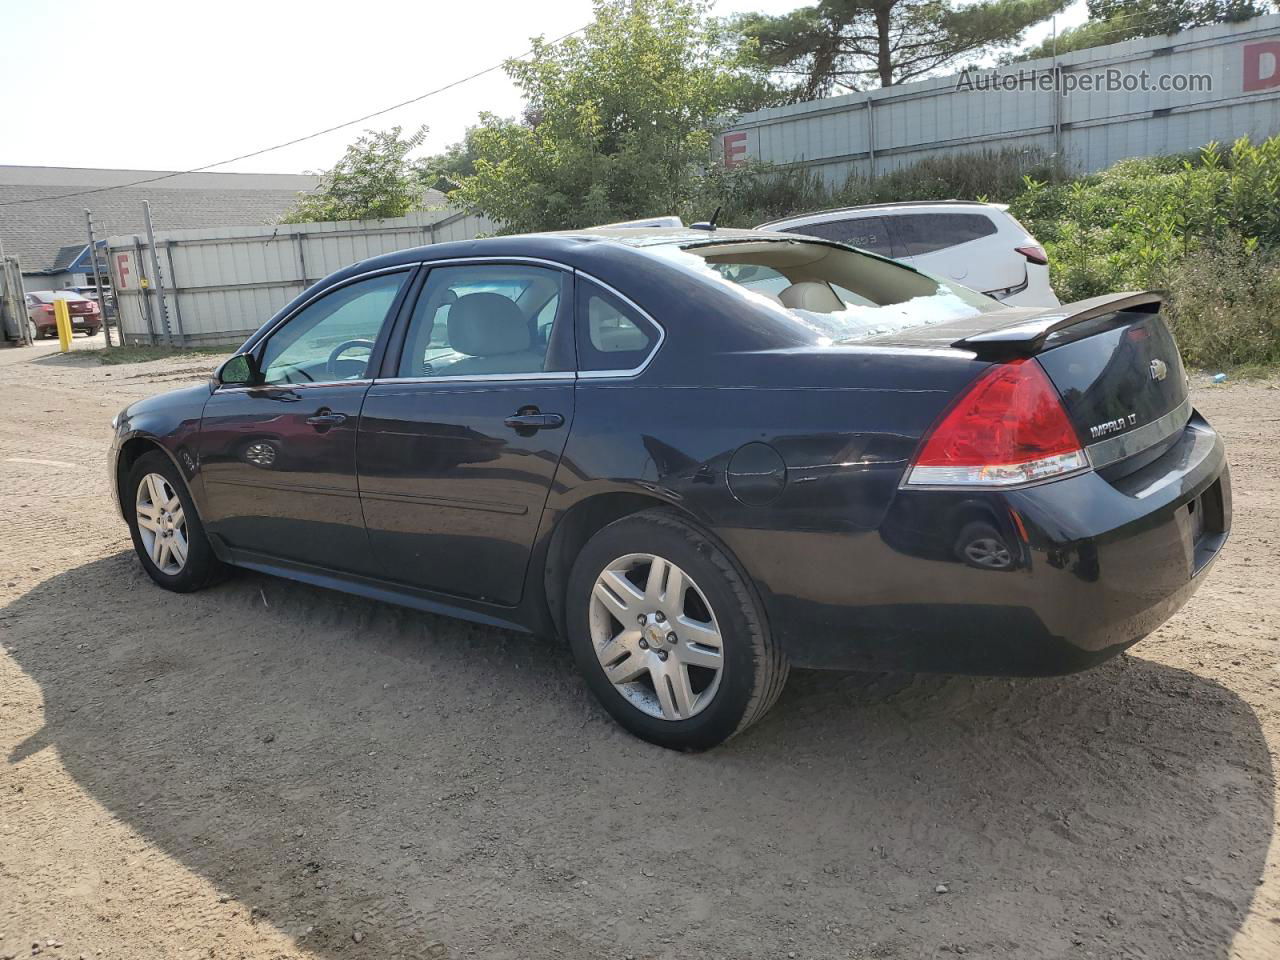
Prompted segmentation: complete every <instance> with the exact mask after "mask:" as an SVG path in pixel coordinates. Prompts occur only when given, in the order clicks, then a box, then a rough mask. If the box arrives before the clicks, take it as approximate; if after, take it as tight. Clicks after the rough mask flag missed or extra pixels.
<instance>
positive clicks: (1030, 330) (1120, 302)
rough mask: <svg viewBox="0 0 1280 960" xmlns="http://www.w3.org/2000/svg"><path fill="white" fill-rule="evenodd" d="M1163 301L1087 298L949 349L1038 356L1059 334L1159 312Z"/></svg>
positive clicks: (1156, 293)
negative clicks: (1130, 314) (1124, 315)
mask: <svg viewBox="0 0 1280 960" xmlns="http://www.w3.org/2000/svg"><path fill="white" fill-rule="evenodd" d="M1164 300H1165V294H1164V292H1163V291H1160V290H1148V291H1146V292H1145V293H1109V294H1106V295H1105V296H1101V297H1090V298H1089V299H1088V300H1077V301H1076V302H1075V303H1069V304H1067V306H1066V308H1065V310H1064V309H1058V310H1046V311H1045V312H1044V313H1041V314H1037V315H1036V316H1033V317H1031V318H1030V319H1029V320H1022V321H1020V322H1018V323H1014V324H1011V325H1010V326H1007V327H1000V328H998V329H996V330H990V331H987V332H985V333H975V334H973V335H972V336H968V337H965V338H964V339H962V340H957V341H956V342H955V343H953V344H951V345H952V346H953V347H958V348H959V349H961V350H972V351H973V352H974V353H976V354H978V356H980V357H984V358H994V357H1003V356H1029V355H1031V354H1034V353H1038V352H1039V351H1040V349H1041V347H1043V346H1044V342H1045V341H1046V340H1047V339H1049V337H1050V336H1051V335H1052V334H1055V333H1057V332H1058V331H1059V330H1063V329H1065V328H1067V327H1072V326H1075V325H1076V324H1077V323H1083V322H1084V321H1086V320H1093V319H1094V318H1095V317H1105V316H1107V315H1108V314H1111V313H1119V312H1121V311H1122V310H1138V309H1141V308H1143V307H1147V308H1148V309H1150V308H1151V307H1152V305H1154V306H1155V309H1156V310H1158V309H1159V308H1160V304H1162V303H1164ZM1152 312H1154V311H1152Z"/></svg>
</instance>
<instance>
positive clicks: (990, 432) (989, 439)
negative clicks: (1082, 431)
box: [906, 357, 1089, 487]
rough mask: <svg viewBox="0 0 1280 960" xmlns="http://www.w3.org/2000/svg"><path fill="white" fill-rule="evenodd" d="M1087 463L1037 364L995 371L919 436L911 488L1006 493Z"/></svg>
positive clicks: (1019, 363) (1016, 363) (998, 367)
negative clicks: (1000, 489)
mask: <svg viewBox="0 0 1280 960" xmlns="http://www.w3.org/2000/svg"><path fill="white" fill-rule="evenodd" d="M1088 466H1089V458H1088V456H1087V455H1086V454H1085V452H1084V448H1083V447H1082V446H1081V445H1080V438H1079V436H1078V435H1077V434H1076V431H1075V428H1074V427H1073V426H1072V425H1071V421H1070V420H1069V419H1068V418H1067V411H1066V410H1065V409H1064V408H1063V406H1062V400H1061V399H1060V398H1059V397H1058V392H1057V391H1056V390H1055V389H1054V387H1053V384H1052V383H1050V382H1049V378H1048V376H1047V375H1046V374H1045V372H1044V371H1043V370H1042V369H1041V368H1040V364H1038V363H1036V362H1035V361H1034V360H1030V359H1028V358H1025V357H1024V358H1020V359H1018V360H1014V361H1012V362H1011V363H1002V364H998V365H996V366H994V367H992V368H991V369H989V370H987V371H986V372H985V373H984V374H983V375H982V376H981V377H979V378H978V379H977V381H976V382H975V383H974V384H973V385H972V386H971V387H969V388H968V390H966V391H965V392H964V393H963V394H962V395H961V396H960V399H959V400H957V401H956V402H955V403H954V404H953V405H952V406H951V409H950V410H948V411H947V412H946V413H945V414H944V415H943V417H942V419H941V420H939V421H938V423H937V424H935V425H934V427H933V429H932V430H930V431H929V433H928V434H927V435H926V436H925V439H924V443H923V445H922V446H921V448H920V452H919V453H918V454H917V455H916V459H915V462H914V463H912V465H911V469H910V470H909V471H908V472H907V480H906V482H907V484H908V485H911V486H959V487H1007V486H1012V485H1014V484H1021V483H1031V482H1033V481H1036V480H1046V479H1048V478H1050V477H1059V476H1063V475H1064V474H1068V473H1075V472H1076V471H1078V470H1084V469H1086V468H1087V467H1088Z"/></svg>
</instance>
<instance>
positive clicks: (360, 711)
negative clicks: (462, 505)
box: [0, 340, 1280, 960]
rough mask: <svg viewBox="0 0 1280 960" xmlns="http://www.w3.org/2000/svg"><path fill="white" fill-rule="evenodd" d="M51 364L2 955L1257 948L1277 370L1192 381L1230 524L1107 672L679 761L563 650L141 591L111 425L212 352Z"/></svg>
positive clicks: (363, 610) (9, 457)
mask: <svg viewBox="0 0 1280 960" xmlns="http://www.w3.org/2000/svg"><path fill="white" fill-rule="evenodd" d="M83 345H84V342H83V341H82V340H77V341H76V346H77V347H81V346H83ZM55 349H56V345H53V344H42V345H40V346H38V347H35V348H28V349H8V350H6V349H0V412H2V415H0V505H2V506H3V510H2V511H0V934H2V935H3V939H0V957H28V956H31V955H34V954H37V953H38V954H39V955H40V956H42V957H50V956H53V957H72V958H74V957H77V956H83V957H86V958H96V957H106V958H110V957H118V958H151V957H156V958H170V957H182V958H195V957H202V958H204V957H209V958H232V957H253V958H259V957H261V958H285V957H289V958H303V957H306V958H331V957H332V958H339V957H340V958H344V960H345V958H360V957H367V958H390V957H402V956H403V957H426V958H434V960H439V958H443V957H484V958H512V960H520V958H566V960H574V958H617V960H622V958H627V957H633V958H636V960H641V958H670V960H684V958H702V957H707V958H730V957H733V958H781V957H785V958H805V960H808V958H872V957H875V958H944V960H945V958H947V957H952V956H956V955H965V956H967V957H974V958H985V957H998V958H1018V960H1022V958H1031V960H1038V958H1059V957H1063V958H1068V957H1069V958H1076V957H1098V958H1113V957H1115V958H1120V957H1124V958H1153V960H1166V958H1177V957H1189V958H1216V957H1223V958H1226V957H1232V958H1236V957H1239V958H1258V960H1263V958H1269V960H1275V958H1277V957H1280V841H1277V839H1276V827H1277V808H1276V772H1275V764H1274V758H1275V757H1276V756H1277V752H1278V751H1280V709H1278V708H1280V664H1278V661H1277V634H1278V632H1280V586H1278V585H1277V574H1276V571H1277V569H1280V384H1277V383H1270V384H1268V383H1256V382H1254V383H1228V384H1226V385H1223V386H1214V385H1210V384H1208V383H1207V382H1204V381H1203V380H1202V381H1200V382H1198V383H1197V385H1196V396H1195V399H1196V401H1197V403H1198V404H1199V405H1200V407H1201V409H1202V410H1203V411H1204V412H1205V413H1206V414H1207V415H1208V416H1209V417H1210V418H1211V419H1212V420H1213V422H1214V423H1215V424H1216V425H1217V427H1218V429H1219V430H1221V432H1222V433H1223V435H1224V436H1225V437H1226V440H1227V443H1228V450H1229V453H1230V457H1231V468H1232V472H1233V479H1234V489H1235V510H1236V515H1235V532H1234V535H1233V537H1232V540H1231V542H1230V543H1229V544H1228V546H1227V548H1226V550H1225V552H1224V554H1223V556H1222V557H1221V559H1220V561H1219V563H1218V565H1217V567H1216V568H1215V569H1214V570H1213V572H1212V574H1211V575H1210V578H1209V581H1208V583H1207V584H1206V585H1205V587H1204V588H1203V589H1202V590H1201V591H1200V593H1199V594H1198V595H1197V596H1196V597H1195V598H1194V599H1193V600H1192V602H1191V603H1190V604H1189V605H1188V606H1187V607H1186V608H1185V609H1184V610H1183V611H1182V612H1181V613H1180V614H1179V615H1178V616H1177V617H1176V618H1175V619H1174V620H1172V621H1171V622H1170V623H1168V624H1167V625H1165V626H1164V627H1163V628H1162V629H1160V630H1159V631H1158V632H1157V633H1156V634H1154V635H1152V636H1151V637H1149V638H1148V639H1147V640H1146V641H1144V642H1143V643H1141V644H1139V645H1138V646H1137V647H1135V648H1134V649H1133V652H1132V654H1131V655H1127V656H1123V657H1120V658H1118V659H1116V660H1113V661H1112V662H1110V663H1108V664H1106V665H1104V666H1102V667H1100V668H1098V669H1095V670H1093V671H1091V672H1088V673H1084V674H1080V675H1076V676H1072V677H1066V678H1061V679H1048V680H1017V681H1008V680H974V679H964V678H947V677H918V678H893V677H875V676H863V675H847V674H833V673H803V672H801V673H798V674H795V675H793V677H792V681H791V684H790V685H789V687H788V689H787V691H786V693H785V694H784V695H783V698H782V700H781V702H780V703H779V704H778V706H777V708H776V709H775V710H774V711H773V712H772V713H771V714H770V715H769V716H768V717H767V718H766V719H765V720H764V721H763V722H762V723H760V724H759V725H758V726H757V727H755V728H753V729H752V730H750V731H749V732H748V733H746V734H744V735H743V736H741V737H739V738H737V739H736V740H734V741H732V742H731V743H730V744H728V745H727V746H725V747H723V748H721V749H718V750H714V751H711V752H709V753H705V754H701V755H679V754H674V753H669V752H667V751H664V750H660V749H658V748H656V747H652V746H649V745H648V744H645V743H642V742H640V741H638V740H634V739H632V738H631V737H629V736H627V735H626V734H624V733H623V732H621V731H620V730H619V729H618V728H617V727H615V726H614V725H613V724H612V723H611V722H610V720H609V719H608V718H607V717H606V715H605V714H604V712H603V711H602V710H601V709H600V708H598V707H597V706H596V705H595V704H594V702H593V701H592V700H591V699H590V697H589V695H588V693H587V691H586V689H585V688H584V686H583V685H582V683H581V682H579V680H578V678H577V676H576V675H575V674H574V672H573V669H572V666H571V663H570V660H569V658H568V656H567V653H566V652H565V651H563V650H561V649H559V648H558V647H557V646H556V645H554V644H551V643H549V642H537V641H534V642H530V641H528V640H527V639H522V638H520V637H517V636H514V635H510V634H506V633H503V632H500V631H496V630H492V629H488V628H482V627H477V626H471V625H467V624H462V623H457V622H453V621H449V620H444V619H440V618H436V617H432V616H428V615H424V614H419V613H414V612H410V611H406V610H402V609H398V608H394V607H390V606H383V605H378V604H375V603H371V602H366V601H363V600H359V599H353V598H350V597H346V596H342V595H340V594H337V593H331V592H326V591H323V590H319V589H314V588H311V587H306V586H302V585H299V584H294V583H289V582H286V581H283V580H277V579H273V578H270V577H265V576H258V575H249V574H241V575H238V576H236V577H234V578H233V579H231V580H230V581H229V582H227V583H224V584H222V585H221V586H218V587H216V588H214V589H212V590H209V591H206V592H204V593H201V594H196V595H192V596H187V597H179V596H174V595H171V594H166V593H164V592H163V591H161V590H159V589H158V588H156V587H154V586H153V585H152V584H151V582H150V581H149V580H148V579H147V578H146V577H145V576H144V575H143V573H142V571H141V569H140V568H139V566H138V564H137V562H136V560H135V558H134V556H133V554H132V552H131V550H130V547H129V541H128V537H127V535H126V531H125V527H124V525H123V524H122V523H121V522H120V520H119V519H118V518H117V517H116V515H115V513H114V511H113V509H112V508H111V506H110V505H109V502H108V496H107V492H106V490H107V487H106V478H105V470H104V468H103V454H104V452H105V449H106V445H107V434H108V420H109V419H110V417H111V416H112V415H113V414H114V413H115V412H116V411H117V410H118V409H119V408H120V407H121V406H123V405H124V404H125V403H126V402H128V401H130V400H132V399H134V398H137V397H142V396H144V395H147V394H150V393H154V392H157V391H159V390H163V389H167V388H169V387H172V386H177V385H180V384H182V383H184V382H188V381H190V380H191V379H193V378H194V377H197V376H200V375H202V374H203V373H204V372H205V371H207V370H208V369H209V367H210V366H211V364H210V363H209V361H208V359H207V358H203V359H201V360H197V361H190V360H184V361H176V362H175V361H159V362H153V363H147V364H136V365H131V366H116V367H109V366H101V365H99V364H97V363H96V361H92V360H90V359H89V358H87V357H85V356H84V355H80V356H77V355H75V354H74V353H73V354H72V355H70V356H67V357H62V356H57V355H55V353H54V350H55Z"/></svg>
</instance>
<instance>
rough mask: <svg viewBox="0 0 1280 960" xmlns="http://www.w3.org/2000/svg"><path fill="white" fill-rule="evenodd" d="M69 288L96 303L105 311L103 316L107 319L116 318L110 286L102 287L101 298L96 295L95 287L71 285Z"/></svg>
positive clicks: (96, 289)
mask: <svg viewBox="0 0 1280 960" xmlns="http://www.w3.org/2000/svg"><path fill="white" fill-rule="evenodd" d="M71 289H73V290H75V292H76V293H79V294H81V295H83V296H86V297H88V298H89V299H90V300H93V301H94V302H95V303H97V304H98V306H99V307H100V308H101V309H102V310H103V311H105V316H106V318H107V319H108V320H114V319H115V318H116V308H115V302H114V300H113V299H112V294H111V288H110V287H106V288H104V289H103V291H102V297H101V298H99V297H98V288H97V287H72V288H71Z"/></svg>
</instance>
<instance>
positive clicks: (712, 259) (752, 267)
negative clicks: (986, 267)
mask: <svg viewBox="0 0 1280 960" xmlns="http://www.w3.org/2000/svg"><path fill="white" fill-rule="evenodd" d="M655 252H661V253H664V254H667V255H669V256H671V257H672V258H673V259H675V260H677V261H678V262H680V263H682V264H683V265H684V266H686V267H689V268H691V269H694V270H697V271H699V272H700V273H702V274H704V275H706V276H708V277H711V278H714V280H715V281H716V282H718V283H722V284H725V285H727V287H728V288H729V289H731V290H733V291H734V292H736V293H738V294H740V295H741V296H742V297H743V298H744V299H746V300H748V301H750V302H751V303H752V304H754V305H755V306H757V307H763V308H766V309H768V310H770V311H772V312H774V314H775V316H778V317H779V319H781V320H783V321H785V322H790V323H798V324H801V325H803V326H804V327H805V328H807V330H808V331H809V332H810V333H811V334H812V335H816V336H817V337H819V338H823V339H827V340H830V341H832V342H849V341H856V340H862V339H866V338H868V337H874V336H879V335H881V334H887V333H894V332H896V331H899V330H905V329H909V328H912V327H920V326H928V325H931V324H937V323H945V322H946V321H949V320H956V319H960V318H962V317H971V316H976V315H977V314H980V313H985V312H987V311H989V310H994V309H996V308H997V307H999V303H998V302H997V301H995V300H992V299H991V298H990V297H987V296H984V295H983V294H981V293H977V292H976V291H973V290H970V289H969V288H967V287H962V286H960V285H959V284H956V283H950V282H948V281H944V280H940V279H938V278H936V277H933V276H930V275H929V274H927V273H925V272H923V271H920V270H913V269H911V268H909V267H904V266H902V265H901V264H897V263H893V262H890V261H886V260H881V259H878V258H876V257H870V256H867V255H866V254H863V253H859V252H858V251H856V250H847V249H844V248H841V247H835V246H831V245H829V244H820V243H807V242H805V241H802V240H777V241H759V240H743V241H725V242H721V243H710V244H699V245H696V246H689V247H685V248H680V247H677V246H674V245H673V246H670V247H665V248H656V249H655ZM783 284H785V285H783Z"/></svg>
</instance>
